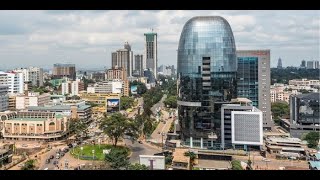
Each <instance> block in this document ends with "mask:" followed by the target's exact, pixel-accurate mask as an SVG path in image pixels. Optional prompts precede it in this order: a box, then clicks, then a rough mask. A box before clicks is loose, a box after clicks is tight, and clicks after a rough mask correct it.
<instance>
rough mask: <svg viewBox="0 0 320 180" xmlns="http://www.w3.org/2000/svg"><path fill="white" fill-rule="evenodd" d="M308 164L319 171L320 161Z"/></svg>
mask: <svg viewBox="0 0 320 180" xmlns="http://www.w3.org/2000/svg"><path fill="white" fill-rule="evenodd" d="M309 164H310V166H311V167H313V168H317V169H318V170H320V161H309Z"/></svg>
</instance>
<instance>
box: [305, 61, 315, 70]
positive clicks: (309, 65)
mask: <svg viewBox="0 0 320 180" xmlns="http://www.w3.org/2000/svg"><path fill="white" fill-rule="evenodd" d="M307 69H314V62H313V61H307Z"/></svg>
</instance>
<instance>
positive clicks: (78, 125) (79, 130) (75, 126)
mask: <svg viewBox="0 0 320 180" xmlns="http://www.w3.org/2000/svg"><path fill="white" fill-rule="evenodd" d="M69 130H70V132H71V133H75V134H76V135H77V136H80V135H84V136H85V137H86V136H87V134H88V129H87V124H85V123H84V122H83V121H81V120H79V119H71V120H70V125H69Z"/></svg>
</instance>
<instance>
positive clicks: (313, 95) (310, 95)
mask: <svg viewBox="0 0 320 180" xmlns="http://www.w3.org/2000/svg"><path fill="white" fill-rule="evenodd" d="M296 97H298V98H302V99H312V100H319V99H320V93H307V94H299V95H296Z"/></svg>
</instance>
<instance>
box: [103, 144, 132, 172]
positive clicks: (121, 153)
mask: <svg viewBox="0 0 320 180" xmlns="http://www.w3.org/2000/svg"><path fill="white" fill-rule="evenodd" d="M128 155H129V152H128V150H127V149H124V148H112V149H111V151H110V152H109V154H106V155H105V161H106V162H108V163H109V164H110V167H111V168H113V169H117V170H119V169H123V168H125V169H127V167H128V166H129V165H130V162H129V157H128Z"/></svg>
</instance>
